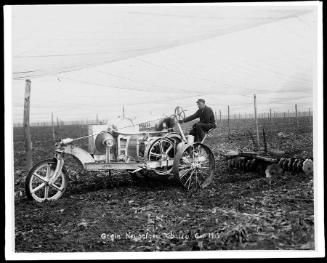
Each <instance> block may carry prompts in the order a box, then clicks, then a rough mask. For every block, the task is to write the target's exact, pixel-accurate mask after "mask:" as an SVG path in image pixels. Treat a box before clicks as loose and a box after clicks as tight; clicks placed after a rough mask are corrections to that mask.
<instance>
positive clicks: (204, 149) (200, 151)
mask: <svg viewBox="0 0 327 263" xmlns="http://www.w3.org/2000/svg"><path fill="white" fill-rule="evenodd" d="M173 171H174V175H175V177H176V179H177V180H178V181H179V182H180V183H181V185H182V186H183V187H184V188H185V189H186V190H191V189H192V190H195V189H199V188H205V187H207V186H208V185H209V184H210V183H211V182H212V180H213V177H214V172H215V158H214V155H213V153H212V151H211V150H210V149H209V147H208V146H206V145H204V144H201V143H195V144H193V145H189V146H185V147H184V149H181V151H179V152H178V153H177V154H176V156H175V160H174V165H173Z"/></svg>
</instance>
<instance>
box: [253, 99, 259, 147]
mask: <svg viewBox="0 0 327 263" xmlns="http://www.w3.org/2000/svg"><path fill="white" fill-rule="evenodd" d="M253 98H254V119H255V125H256V129H257V143H258V147H259V145H260V139H259V125H258V118H257V97H256V95H255V94H254V96H253ZM259 148H260V147H259Z"/></svg>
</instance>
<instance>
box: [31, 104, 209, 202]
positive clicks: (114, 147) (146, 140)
mask: <svg viewBox="0 0 327 263" xmlns="http://www.w3.org/2000/svg"><path fill="white" fill-rule="evenodd" d="M184 117H185V111H184V110H183V109H182V108H181V107H176V108H175V113H174V114H173V115H172V116H170V117H169V119H170V121H171V120H173V123H174V126H175V127H176V126H177V131H174V129H173V128H174V127H166V125H162V124H164V123H163V122H161V125H159V126H160V127H162V129H161V130H145V131H139V132H132V133H126V132H121V131H119V130H115V129H111V128H108V126H107V125H90V126H89V135H87V136H83V137H80V138H75V139H70V138H67V139H63V140H61V141H60V142H59V143H57V144H56V149H55V153H54V158H53V159H49V160H44V161H41V162H39V163H37V164H36V165H34V167H33V168H32V169H31V170H30V171H29V173H28V176H27V178H26V183H25V189H26V195H27V197H28V198H29V199H32V200H35V201H37V202H44V201H54V200H58V199H59V198H60V197H61V196H62V195H63V193H64V192H65V190H66V189H67V183H68V180H67V174H66V169H65V166H64V157H65V155H72V156H73V157H74V158H75V159H77V160H78V161H79V163H80V164H81V165H82V166H83V168H84V169H85V170H87V171H111V170H125V171H128V172H130V173H138V172H142V171H150V172H152V173H155V174H156V175H157V176H169V175H174V177H175V178H176V179H177V180H178V181H179V182H180V184H181V185H182V186H183V187H184V188H185V189H186V190H191V189H195V190H196V189H199V188H204V187H206V186H208V185H209V184H210V183H211V181H212V179H213V176H214V170H215V159H214V155H213V153H212V151H211V150H210V148H209V147H208V146H207V145H205V144H204V143H203V142H204V140H203V141H202V142H196V143H194V142H193V136H191V135H188V136H187V137H186V136H185V135H184V133H183V130H182V128H181V126H180V124H179V122H178V120H181V119H183V118H184ZM85 138H89V151H86V150H84V149H82V148H80V147H78V146H76V145H74V142H76V141H77V140H81V139H85ZM109 174H110V173H109Z"/></svg>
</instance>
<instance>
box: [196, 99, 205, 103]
mask: <svg viewBox="0 0 327 263" xmlns="http://www.w3.org/2000/svg"><path fill="white" fill-rule="evenodd" d="M199 102H202V103H206V101H205V100H204V99H198V100H197V101H196V103H199Z"/></svg>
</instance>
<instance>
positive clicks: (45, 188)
mask: <svg viewBox="0 0 327 263" xmlns="http://www.w3.org/2000/svg"><path fill="white" fill-rule="evenodd" d="M56 164H57V162H56V160H54V159H49V160H44V161H41V162H39V163H38V164H36V165H34V167H33V168H32V169H31V170H30V172H29V173H28V175H27V177H26V182H25V191H26V195H27V197H28V198H29V199H31V200H33V199H34V200H35V201H37V202H44V201H55V200H58V199H59V198H60V197H61V196H62V195H63V194H64V192H65V190H66V188H67V175H66V173H65V171H60V174H59V175H58V177H57V178H56V180H55V181H53V179H54V171H55V169H56Z"/></svg>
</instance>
